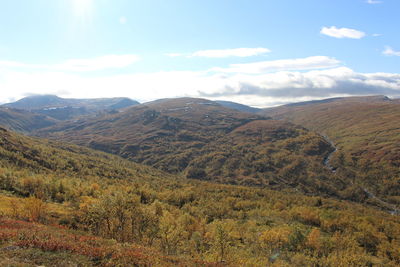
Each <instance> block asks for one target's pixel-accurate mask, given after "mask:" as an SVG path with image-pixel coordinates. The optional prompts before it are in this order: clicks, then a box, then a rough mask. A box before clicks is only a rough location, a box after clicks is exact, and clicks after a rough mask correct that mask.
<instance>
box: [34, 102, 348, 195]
mask: <svg viewBox="0 0 400 267" xmlns="http://www.w3.org/2000/svg"><path fill="white" fill-rule="evenodd" d="M37 134H38V135H39V136H42V137H48V138H52V139H58V140H63V141H67V142H72V143H75V144H79V145H85V146H88V147H91V148H94V149H98V150H102V151H105V152H109V153H114V154H117V155H120V156H123V157H125V158H128V159H131V160H133V161H135V162H139V163H144V164H146V165H150V166H153V167H156V168H158V169H161V170H164V171H167V172H170V173H183V174H184V175H186V177H188V178H195V179H202V180H213V181H218V182H228V183H235V184H244V185H267V186H270V187H276V188H283V187H286V188H288V187H291V188H292V187H297V188H299V189H301V190H303V191H306V192H317V191H320V192H324V193H330V194H332V193H333V192H334V191H335V190H338V189H341V188H342V186H343V185H342V184H341V183H340V181H338V180H335V179H330V178H329V175H330V173H329V171H328V170H327V168H325V167H324V166H323V161H324V158H326V157H327V155H328V154H329V153H330V152H331V151H333V148H332V147H331V146H330V144H329V142H327V141H326V140H324V138H322V137H321V136H319V135H317V134H315V133H312V132H310V131H308V130H306V129H304V128H302V127H298V126H295V125H293V124H291V123H284V122H280V121H276V120H271V119H269V118H266V117H262V116H259V115H255V114H251V113H245V112H240V111H237V110H233V109H230V108H225V107H223V106H221V105H219V104H217V103H215V102H212V101H208V100H204V99H192V98H181V99H166V100H159V101H155V102H151V103H148V104H142V105H139V106H136V107H133V108H130V109H129V110H126V111H124V112H121V113H118V114H114V115H109V116H103V117H98V118H92V119H82V120H79V121H77V122H73V123H71V122H67V123H62V124H59V125H56V126H54V127H50V128H46V129H43V130H41V131H39V132H37Z"/></svg>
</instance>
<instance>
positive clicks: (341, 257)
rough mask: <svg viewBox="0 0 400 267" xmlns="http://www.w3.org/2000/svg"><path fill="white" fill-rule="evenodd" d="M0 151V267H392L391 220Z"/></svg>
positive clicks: (399, 235) (8, 139)
mask: <svg viewBox="0 0 400 267" xmlns="http://www.w3.org/2000/svg"><path fill="white" fill-rule="evenodd" d="M254 123H255V124H254V125H253V127H254V129H255V131H256V132H257V131H258V130H256V129H257V127H260V125H258V123H259V122H258V121H255V122H254ZM262 126H263V125H262ZM249 128H252V127H246V131H248V130H249ZM236 134H239V135H240V134H241V129H240V128H237V129H236ZM0 142H1V145H0V148H1V150H0V154H1V157H0V185H1V186H2V188H1V189H2V190H3V191H2V193H1V194H0V211H1V213H2V214H3V215H2V218H1V219H0V263H1V264H3V265H7V264H8V265H15V266H36V265H40V264H41V265H55V264H59V265H60V266H63V265H64V266H68V265H72V264H77V265H79V264H80V265H81V266H118V265H119V266H332V267H333V266H398V265H399V264H400V253H399V251H400V218H399V217H398V216H392V215H390V214H388V213H385V212H383V211H379V210H377V209H374V208H371V207H369V206H364V205H361V204H355V203H351V202H346V201H339V200H335V199H330V198H323V197H315V196H314V197H312V196H304V195H303V194H300V193H296V192H294V191H285V190H283V191H272V190H269V189H262V188H251V187H242V186H234V185H221V184H213V183H209V182H204V181H197V180H190V179H183V178H180V177H178V176H174V175H171V174H166V173H163V172H161V171H158V170H156V169H152V168H150V167H146V166H143V165H140V164H136V163H133V162H130V161H126V160H123V159H120V158H118V157H116V156H112V155H108V154H104V153H101V152H95V151H92V150H90V149H86V148H80V147H77V146H74V145H65V144H61V143H57V142H52V141H44V140H40V139H35V138H28V137H24V136H21V135H17V134H14V133H12V132H9V131H5V130H1V131H0ZM51 225H53V226H51Z"/></svg>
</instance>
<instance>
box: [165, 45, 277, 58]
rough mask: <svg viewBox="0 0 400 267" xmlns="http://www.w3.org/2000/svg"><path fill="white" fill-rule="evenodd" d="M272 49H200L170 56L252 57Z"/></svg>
mask: <svg viewBox="0 0 400 267" xmlns="http://www.w3.org/2000/svg"><path fill="white" fill-rule="evenodd" d="M270 52H271V50H269V49H268V48H264V47H256V48H234V49H215V50H200V51H196V52H193V53H189V54H184V53H168V54H166V55H167V56H169V57H180V56H185V57H188V58H190V57H205V58H227V57H252V56H259V55H263V54H266V53H270Z"/></svg>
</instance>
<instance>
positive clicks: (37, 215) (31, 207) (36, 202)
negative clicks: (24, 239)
mask: <svg viewBox="0 0 400 267" xmlns="http://www.w3.org/2000/svg"><path fill="white" fill-rule="evenodd" d="M23 207H24V210H25V212H26V216H27V217H28V219H29V220H30V221H33V222H38V221H41V220H43V219H44V218H45V216H46V212H47V207H46V203H45V202H43V201H42V200H40V199H38V198H35V197H29V198H27V199H25V200H24V205H23Z"/></svg>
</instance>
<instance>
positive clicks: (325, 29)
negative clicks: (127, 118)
mask: <svg viewBox="0 0 400 267" xmlns="http://www.w3.org/2000/svg"><path fill="white" fill-rule="evenodd" d="M399 10H400V1H398V0H382V1H378V0H334V1H333V0H304V1H295V0H280V1H268V0H264V1H258V0H251V1H250V0H243V1H242V0H218V1H216V0H210V1H208V0H203V1H194V0H157V1H156V0H141V1H139V0H13V1H9V0H0V92H1V93H0V102H7V101H12V100H15V99H18V98H21V97H23V96H26V95H30V94H58V95H60V96H63V97H90V98H92V97H112V96H128V97H131V98H133V99H137V100H139V101H149V100H153V99H157V98H161V97H179V96H193V97H206V98H211V99H225V100H232V101H237V102H241V103H244V104H249V105H254V106H271V105H276V104H280V103H287V102H296V101H303V100H310V99H320V98H327V97H335V96H350V95H371V94H386V95H390V96H400V74H399V66H400V64H399V63H400V35H399V34H398V29H399V27H400V16H398V12H399Z"/></svg>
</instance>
